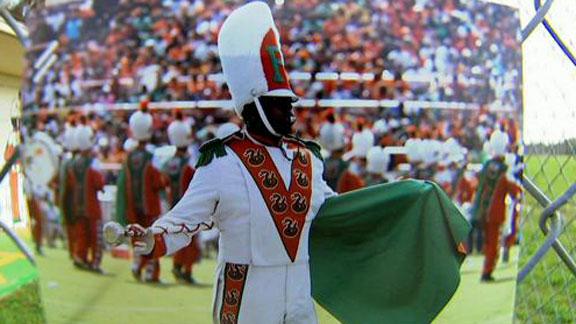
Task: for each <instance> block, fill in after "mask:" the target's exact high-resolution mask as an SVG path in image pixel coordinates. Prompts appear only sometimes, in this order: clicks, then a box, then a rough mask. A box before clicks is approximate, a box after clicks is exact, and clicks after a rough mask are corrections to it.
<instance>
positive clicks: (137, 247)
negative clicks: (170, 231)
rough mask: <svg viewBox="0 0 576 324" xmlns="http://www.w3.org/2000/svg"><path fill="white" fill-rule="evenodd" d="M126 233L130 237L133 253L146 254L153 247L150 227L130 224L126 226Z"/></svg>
mask: <svg viewBox="0 0 576 324" xmlns="http://www.w3.org/2000/svg"><path fill="white" fill-rule="evenodd" d="M126 233H127V234H128V236H130V237H131V238H132V246H133V247H134V253H136V254H138V255H147V254H150V253H151V252H152V250H153V249H154V234H153V233H152V231H151V230H150V228H144V227H142V226H140V225H138V224H130V225H128V226H127V227H126Z"/></svg>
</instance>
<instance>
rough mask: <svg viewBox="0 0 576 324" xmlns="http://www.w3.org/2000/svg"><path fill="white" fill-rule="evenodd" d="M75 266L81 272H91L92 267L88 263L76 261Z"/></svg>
mask: <svg viewBox="0 0 576 324" xmlns="http://www.w3.org/2000/svg"><path fill="white" fill-rule="evenodd" d="M74 266H75V267H76V268H77V269H80V270H90V266H89V265H88V264H87V263H86V262H82V261H79V260H74Z"/></svg>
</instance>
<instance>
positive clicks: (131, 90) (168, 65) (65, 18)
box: [23, 0, 521, 110]
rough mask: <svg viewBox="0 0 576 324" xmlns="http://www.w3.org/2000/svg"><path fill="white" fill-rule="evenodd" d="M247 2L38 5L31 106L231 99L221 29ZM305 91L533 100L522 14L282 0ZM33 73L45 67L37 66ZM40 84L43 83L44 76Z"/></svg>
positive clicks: (470, 6) (282, 18)
mask: <svg viewBox="0 0 576 324" xmlns="http://www.w3.org/2000/svg"><path fill="white" fill-rule="evenodd" d="M244 2H245V1H235V0H233V1H224V0H209V1H200V0H195V1H192V0H132V1H126V0H112V1H106V2H103V1H91V0H87V1H85V2H73V3H71V4H68V6H69V8H68V10H66V11H64V10H62V8H61V7H57V8H58V9H51V8H50V7H49V8H47V9H45V10H40V11H38V12H35V15H34V16H35V17H33V18H32V19H30V23H29V27H30V31H31V33H30V34H31V36H32V40H33V44H34V46H33V48H32V50H30V51H28V55H27V56H28V57H27V59H28V64H29V66H32V65H33V64H34V62H35V60H36V59H38V57H39V56H40V55H41V53H42V51H43V50H44V49H45V48H46V47H48V46H49V44H50V42H53V41H55V40H56V41H58V43H59V45H58V47H57V49H56V51H55V53H56V54H57V55H58V58H57V60H56V61H55V63H54V64H53V66H52V68H51V69H50V71H48V72H47V74H46V76H45V77H44V78H42V80H33V77H32V74H31V73H30V74H29V75H28V76H27V78H26V81H25V86H24V87H23V97H24V102H25V109H32V110H37V109H40V108H46V107H49V108H54V107H73V106H74V107H75V106H81V105H83V104H111V103H117V102H139V101H140V100H141V99H142V98H143V97H148V98H150V99H151V100H152V101H174V100H178V101H195V100H215V99H228V98H229V94H228V91H227V88H226V85H225V84H224V82H223V80H222V77H221V75H220V72H221V67H220V63H219V59H218V57H217V45H216V44H217V35H218V31H219V28H220V26H221V24H222V22H223V20H224V18H225V17H226V16H227V15H228V14H229V13H230V12H231V10H233V9H234V8H235V7H237V6H239V5H240V4H242V3H244ZM271 6H272V8H273V11H274V15H275V20H276V22H277V23H278V25H279V30H280V33H281V38H282V40H281V42H282V44H283V48H282V51H283V53H284V56H285V61H286V63H287V68H288V71H290V72H291V73H292V81H293V85H294V88H295V90H296V93H297V94H299V95H300V96H302V97H303V98H308V99H394V100H432V101H438V100H441V101H459V102H467V103H469V102H474V103H478V104H491V105H494V106H496V107H500V108H507V109H519V108H520V107H521V95H520V88H521V87H520V84H521V68H520V64H521V59H520V55H521V54H520V42H519V29H518V28H517V27H518V26H519V18H518V15H517V13H516V12H515V11H513V10H510V9H508V8H506V7H504V6H493V5H489V4H486V3H484V2H482V1H457V0H410V1H391V0H369V1H368V0H361V1H352V0H338V1H319V0H306V1H303V0H296V1H288V2H286V3H284V1H283V0H277V1H276V2H271ZM27 70H28V71H33V69H31V68H30V69H27ZM35 81H37V82H35Z"/></svg>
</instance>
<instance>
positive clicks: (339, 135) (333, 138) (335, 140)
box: [320, 122, 346, 152]
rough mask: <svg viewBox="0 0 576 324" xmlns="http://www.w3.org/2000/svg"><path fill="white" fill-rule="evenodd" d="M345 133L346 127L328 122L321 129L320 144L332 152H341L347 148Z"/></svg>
mask: <svg viewBox="0 0 576 324" xmlns="http://www.w3.org/2000/svg"><path fill="white" fill-rule="evenodd" d="M345 133H346V129H345V128H344V125H342V124H340V123H328V122H326V123H324V124H323V125H322V127H320V144H322V147H324V148H325V149H326V150H327V151H330V152H333V151H337V150H341V149H343V148H344V146H345V142H344V136H345Z"/></svg>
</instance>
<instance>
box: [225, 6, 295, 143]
mask: <svg viewBox="0 0 576 324" xmlns="http://www.w3.org/2000/svg"><path fill="white" fill-rule="evenodd" d="M279 38H280V37H279V34H278V30H277V29H276V26H275V25H274V20H273V18H272V12H271V11H270V8H269V7H268V5H267V4H266V3H264V2H259V1H256V2H250V3H248V4H246V5H244V6H242V7H240V8H238V9H236V10H234V11H233V12H232V13H231V14H230V16H228V18H227V19H226V20H225V21H224V24H223V25H222V28H221V29H220V34H219V35H218V52H219V55H220V62H221V63H222V70H223V72H224V78H225V80H226V83H227V84H228V88H229V89H230V93H231V94H232V100H233V101H234V108H235V110H236V113H237V114H238V115H239V116H241V115H242V110H243V108H244V105H246V104H249V103H251V102H254V103H255V104H256V107H257V110H258V114H259V115H260V118H262V121H263V122H264V125H265V126H266V127H267V128H268V130H269V131H270V132H271V133H273V134H276V132H275V131H274V130H273V129H272V127H271V125H270V123H269V122H268V120H267V118H266V116H265V114H264V111H263V109H262V105H261V104H260V102H259V100H258V97H260V96H276V97H289V98H293V100H294V101H296V100H298V96H296V94H295V93H294V92H293V91H292V87H291V86H290V80H289V78H288V73H287V72H286V68H285V66H284V56H283V55H282V51H281V47H280V41H279ZM276 135H277V134H276Z"/></svg>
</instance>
